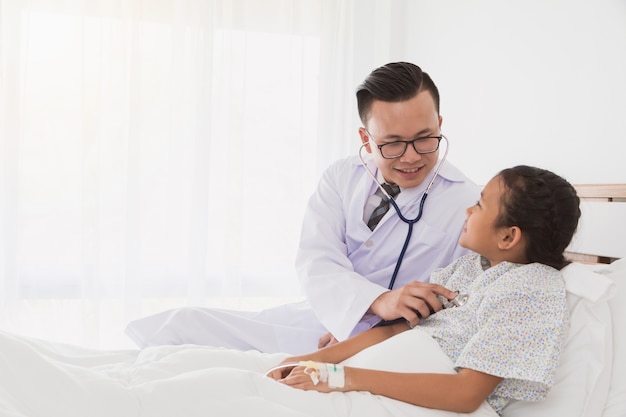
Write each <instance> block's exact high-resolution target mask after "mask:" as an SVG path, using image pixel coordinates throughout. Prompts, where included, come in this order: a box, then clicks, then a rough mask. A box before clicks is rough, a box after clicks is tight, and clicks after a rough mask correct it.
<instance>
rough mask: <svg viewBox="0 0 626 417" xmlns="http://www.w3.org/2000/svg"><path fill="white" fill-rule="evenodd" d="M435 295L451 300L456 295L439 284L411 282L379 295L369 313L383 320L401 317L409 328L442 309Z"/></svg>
mask: <svg viewBox="0 0 626 417" xmlns="http://www.w3.org/2000/svg"><path fill="white" fill-rule="evenodd" d="M437 295H441V296H442V297H444V298H446V299H448V300H451V299H453V298H454V297H455V296H456V293H455V292H454V291H450V290H449V289H447V288H445V287H442V286H441V285H439V284H431V283H427V282H418V281H413V282H410V283H408V284H406V285H404V286H402V287H400V288H397V289H395V290H391V291H387V292H384V293H382V294H381V295H379V296H378V298H377V299H376V300H374V302H373V303H372V305H371V307H370V311H371V312H372V313H374V314H376V315H377V316H379V317H380V318H382V319H383V320H395V319H399V318H401V317H402V318H404V319H405V320H406V321H407V322H409V323H410V324H411V326H416V325H417V324H418V323H419V321H420V319H422V318H426V317H428V316H430V315H431V314H433V313H435V312H437V311H439V310H441V309H442V308H443V307H442V305H441V302H440V301H439V299H438V298H437Z"/></svg>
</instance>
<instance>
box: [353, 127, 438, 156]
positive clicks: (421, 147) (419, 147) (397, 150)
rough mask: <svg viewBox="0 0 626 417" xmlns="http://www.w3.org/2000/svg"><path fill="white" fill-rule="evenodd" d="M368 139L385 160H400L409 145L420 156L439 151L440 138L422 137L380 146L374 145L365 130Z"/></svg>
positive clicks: (371, 137)
mask: <svg viewBox="0 0 626 417" xmlns="http://www.w3.org/2000/svg"><path fill="white" fill-rule="evenodd" d="M365 131H366V132H367V135H368V136H369V138H370V139H371V140H372V142H374V145H376V147H377V148H378V149H379V150H380V154H381V155H382V156H383V158H385V159H394V158H400V157H401V156H402V155H404V153H405V152H406V148H407V147H408V146H409V144H411V145H412V146H413V149H415V152H417V153H418V154H420V155H424V154H427V153H433V152H436V151H437V149H439V143H440V142H441V138H442V136H424V137H421V138H417V139H413V140H399V141H396V142H389V143H384V144H382V145H378V144H376V142H375V141H374V136H372V134H371V133H370V132H369V131H368V130H367V129H365Z"/></svg>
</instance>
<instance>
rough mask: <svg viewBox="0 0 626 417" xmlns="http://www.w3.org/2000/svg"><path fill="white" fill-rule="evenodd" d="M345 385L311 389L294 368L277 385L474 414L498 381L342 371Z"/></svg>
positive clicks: (469, 375)
mask: <svg viewBox="0 0 626 417" xmlns="http://www.w3.org/2000/svg"><path fill="white" fill-rule="evenodd" d="M344 373H345V385H344V387H343V388H338V389H331V388H329V387H328V384H327V383H322V382H320V383H318V384H317V385H314V384H313V382H312V380H311V377H310V375H308V374H305V373H304V368H303V367H297V368H295V369H294V370H293V371H292V372H291V373H290V374H289V375H288V376H287V377H286V378H284V379H283V380H281V382H283V383H285V384H287V385H290V386H292V387H295V388H299V389H303V390H317V391H321V392H331V391H344V392H345V391H368V392H371V393H372V394H375V395H383V396H385V397H389V398H393V399H396V400H400V401H404V402H407V403H410V404H414V405H419V406H422V407H427V408H435V409H440V410H448V411H455V412H457V413H470V412H472V411H475V410H476V409H477V408H478V407H480V405H481V404H482V402H483V401H484V400H485V399H486V398H487V396H488V395H489V394H490V393H491V392H492V391H493V390H494V389H495V388H496V386H497V385H498V384H499V383H500V381H502V378H500V377H497V376H493V375H489V374H485V373H482V372H478V371H474V370H471V369H461V370H460V371H459V372H458V373H457V374H432V373H430V374H417V373H413V374H409V373H398V372H386V371H375V370H371V369H361V368H351V367H345V368H344Z"/></svg>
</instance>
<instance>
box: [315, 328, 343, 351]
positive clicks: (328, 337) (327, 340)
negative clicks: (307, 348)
mask: <svg viewBox="0 0 626 417" xmlns="http://www.w3.org/2000/svg"><path fill="white" fill-rule="evenodd" d="M335 343H339V340H337V339H335V336H333V335H332V334H331V333H330V332H328V333H326V334H325V335H323V336H322V337H320V339H319V341H318V342H317V348H318V349H321V348H323V347H326V346H330V345H334V344H335Z"/></svg>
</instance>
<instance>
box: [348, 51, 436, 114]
mask: <svg viewBox="0 0 626 417" xmlns="http://www.w3.org/2000/svg"><path fill="white" fill-rule="evenodd" d="M422 91H428V92H429V93H430V95H431V96H432V98H433V101H434V102H435V109H436V110H437V114H439V90H438V89H437V86H436V85H435V83H434V82H433V80H432V79H431V78H430V76H429V75H428V74H427V73H425V72H424V71H422V69H421V68H420V67H418V66H417V65H415V64H411V63H409V62H392V63H389V64H386V65H383V66H382V67H378V68H376V69H375V70H374V71H372V72H371V73H370V74H369V75H368V76H367V78H366V79H365V81H363V83H362V84H361V85H359V86H358V87H357V89H356V99H357V107H358V110H359V117H360V118H361V122H362V123H363V125H364V126H365V125H366V122H367V118H368V116H369V111H370V108H371V106H372V102H373V101H374V100H380V101H387V102H392V103H395V102H399V101H405V100H409V99H412V98H413V97H415V96H416V95H417V94H418V93H420V92H422Z"/></svg>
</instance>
